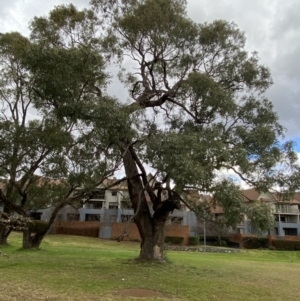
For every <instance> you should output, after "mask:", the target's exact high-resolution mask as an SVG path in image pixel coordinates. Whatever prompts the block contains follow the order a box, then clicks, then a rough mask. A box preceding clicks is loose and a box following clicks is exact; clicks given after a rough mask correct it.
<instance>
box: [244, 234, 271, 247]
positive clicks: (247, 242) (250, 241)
mask: <svg viewBox="0 0 300 301" xmlns="http://www.w3.org/2000/svg"><path fill="white" fill-rule="evenodd" d="M268 246H269V239H268V238H266V237H260V238H257V237H243V247H244V248H245V249H260V248H264V249H267V248H268Z"/></svg>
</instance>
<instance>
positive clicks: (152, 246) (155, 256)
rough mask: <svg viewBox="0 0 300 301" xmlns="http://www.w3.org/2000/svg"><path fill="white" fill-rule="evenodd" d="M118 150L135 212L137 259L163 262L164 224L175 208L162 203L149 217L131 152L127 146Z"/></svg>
mask: <svg viewBox="0 0 300 301" xmlns="http://www.w3.org/2000/svg"><path fill="white" fill-rule="evenodd" d="M120 148H121V151H122V153H123V162H124V167H125V172H126V176H127V178H128V191H129V196H130V200H131V202H132V205H133V208H134V212H135V217H134V221H135V223H136V225H137V227H138V230H139V233H140V236H141V250H140V256H139V259H141V260H159V261H163V260H164V238H165V222H166V220H167V218H168V215H169V213H170V211H173V210H174V209H175V208H176V206H174V204H173V203H172V201H171V202H168V201H164V202H162V203H164V205H161V206H158V207H156V208H155V210H154V211H155V212H154V214H153V215H151V212H150V208H149V203H148V202H147V200H146V195H145V191H147V189H146V188H145V187H144V185H143V182H142V179H141V175H140V174H139V172H138V168H137V164H136V161H135V159H134V157H133V155H132V152H130V151H129V148H128V145H125V146H124V145H122V146H121V147H120ZM148 192H149V191H148ZM170 204H171V206H170ZM166 205H168V206H166Z"/></svg>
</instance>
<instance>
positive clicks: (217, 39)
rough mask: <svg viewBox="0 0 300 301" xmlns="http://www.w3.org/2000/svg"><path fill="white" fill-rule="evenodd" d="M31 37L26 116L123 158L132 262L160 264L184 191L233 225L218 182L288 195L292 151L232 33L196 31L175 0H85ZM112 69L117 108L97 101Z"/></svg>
mask: <svg viewBox="0 0 300 301" xmlns="http://www.w3.org/2000/svg"><path fill="white" fill-rule="evenodd" d="M30 28H31V37H30V39H29V40H26V39H24V43H25V44H26V45H27V44H28V43H29V44H30V45H31V46H30V50H29V51H27V52H26V55H25V56H24V58H25V59H23V64H24V66H26V68H27V70H29V71H28V72H29V73H30V74H32V76H33V79H32V81H31V82H30V83H31V85H32V89H31V95H32V102H33V104H34V107H35V108H36V109H37V110H39V111H42V112H44V113H47V114H48V115H49V116H55V118H57V120H59V122H71V123H72V122H80V123H82V124H83V125H84V126H85V127H92V128H93V130H92V131H91V133H94V132H96V133H97V135H98V138H99V141H101V143H102V144H103V145H106V146H107V147H106V152H105V153H104V156H105V157H108V158H112V160H113V158H116V156H121V157H122V163H123V165H124V170H125V174H126V177H127V181H128V189H129V195H130V199H131V202H132V205H133V208H134V210H135V222H136V224H137V226H138V229H139V232H140V235H141V239H142V244H141V253H140V257H141V258H142V259H161V258H162V256H163V230H164V223H165V221H166V219H167V218H168V215H169V213H170V212H171V211H173V210H174V209H176V208H179V201H180V195H181V194H182V193H183V192H184V191H185V190H186V189H194V190H197V191H199V192H202V193H203V192H205V193H210V194H212V195H213V200H214V203H215V204H218V205H220V206H223V207H224V208H225V212H226V214H227V217H228V219H229V220H230V219H231V223H237V222H238V218H237V217H238V216H239V215H237V214H238V213H237V212H238V211H239V208H240V205H239V203H240V202H241V196H240V193H239V185H238V183H237V182H234V181H232V180H231V179H229V178H224V177H220V172H222V171H232V172H234V173H235V174H236V175H237V177H239V178H240V179H241V180H243V181H245V182H247V183H248V184H250V185H252V186H254V187H256V188H257V189H259V190H262V191H266V190H268V189H270V188H272V187H280V188H282V190H284V191H287V190H288V191H289V192H290V193H291V192H292V191H293V190H295V189H297V188H298V184H297V185H294V184H292V185H289V184H291V183H298V182H299V181H298V180H297V179H299V167H298V166H297V164H296V159H297V157H296V154H295V152H294V151H293V143H291V142H287V143H285V144H282V143H281V141H282V138H283V134H284V129H283V127H282V126H281V125H280V123H279V120H278V115H277V114H276V112H274V109H273V105H272V102H271V101H270V100H268V99H267V98H266V96H265V92H266V90H267V89H268V88H269V87H270V85H271V84H272V78H271V75H270V72H269V70H268V68H266V67H265V66H262V65H261V64H260V63H259V57H258V54H257V53H256V52H253V53H251V54H249V53H248V52H247V51H246V50H245V41H246V39H245V35H244V33H243V32H241V31H240V30H239V29H238V27H237V25H236V24H234V23H230V22H227V21H224V20H216V21H214V22H212V23H203V24H198V23H195V22H193V21H192V20H191V19H190V18H189V17H188V15H187V12H186V1H184V0H122V1H120V0H92V1H91V8H90V9H85V10H83V11H79V10H77V9H76V8H75V7H74V6H73V5H69V6H57V7H56V8H55V9H54V10H52V11H51V12H50V14H49V15H48V17H36V18H34V20H33V21H32V23H31V26H30ZM21 49H22V51H23V49H26V47H21ZM111 65H114V66H115V67H116V68H118V70H119V72H118V77H119V80H120V82H121V83H122V84H123V85H124V86H125V87H127V89H128V93H127V95H124V97H123V98H122V99H116V98H115V97H112V95H109V94H108V93H107V89H106V87H107V84H108V82H109V72H108V70H109V67H110V66H111ZM95 148H96V149H97V146H95ZM279 162H280V165H279V164H278V163H279ZM149 166H150V167H151V168H153V169H154V170H155V175H154V177H153V178H155V181H153V178H152V179H149V178H147V173H146V170H147V167H149ZM287 171H288V172H287ZM291 175H292V177H293V178H291ZM291 179H293V180H291ZM154 182H156V183H157V184H156V185H155V186H154V185H153V183H154ZM287 183H289V184H287ZM290 187H292V189H290ZM163 190H165V191H167V193H168V198H167V200H164V201H163V200H162V198H161V194H162V192H163ZM146 196H148V197H149V199H150V203H151V206H149V201H147V197H146ZM188 205H189V206H190V207H191V208H192V209H194V210H195V211H196V212H201V210H200V209H199V208H198V209H199V210H198V209H197V208H196V206H195V204H188ZM152 210H153V212H152Z"/></svg>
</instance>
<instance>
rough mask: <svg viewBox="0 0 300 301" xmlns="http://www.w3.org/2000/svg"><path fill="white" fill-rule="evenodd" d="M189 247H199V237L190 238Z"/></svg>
mask: <svg viewBox="0 0 300 301" xmlns="http://www.w3.org/2000/svg"><path fill="white" fill-rule="evenodd" d="M189 245H190V246H197V245H199V237H198V236H190V237H189Z"/></svg>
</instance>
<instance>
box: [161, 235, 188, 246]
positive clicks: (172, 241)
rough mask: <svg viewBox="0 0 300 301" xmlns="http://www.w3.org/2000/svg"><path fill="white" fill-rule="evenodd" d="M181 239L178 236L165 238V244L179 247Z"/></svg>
mask: <svg viewBox="0 0 300 301" xmlns="http://www.w3.org/2000/svg"><path fill="white" fill-rule="evenodd" d="M183 239H184V238H183V237H179V236H166V237H165V242H166V243H169V244H171V245H181V244H182V243H183Z"/></svg>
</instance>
